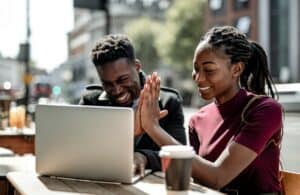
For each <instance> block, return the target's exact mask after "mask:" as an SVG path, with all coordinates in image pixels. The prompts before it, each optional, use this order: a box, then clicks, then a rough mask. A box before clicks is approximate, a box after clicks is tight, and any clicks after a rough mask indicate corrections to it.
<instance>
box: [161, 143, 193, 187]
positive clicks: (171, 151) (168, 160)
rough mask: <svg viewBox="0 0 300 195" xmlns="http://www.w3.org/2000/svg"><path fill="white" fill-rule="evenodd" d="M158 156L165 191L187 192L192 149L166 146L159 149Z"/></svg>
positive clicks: (181, 146) (183, 146)
mask: <svg viewBox="0 0 300 195" xmlns="http://www.w3.org/2000/svg"><path fill="white" fill-rule="evenodd" d="M159 156H160V157H161V161H162V170H163V172H165V183H166V188H167V190H171V191H187V190H189V187H190V178H191V170H192V159H193V157H194V156H195V151H194V149H193V148H192V147H191V146H185V145H168V146H163V147H162V148H161V150H160V152H159Z"/></svg>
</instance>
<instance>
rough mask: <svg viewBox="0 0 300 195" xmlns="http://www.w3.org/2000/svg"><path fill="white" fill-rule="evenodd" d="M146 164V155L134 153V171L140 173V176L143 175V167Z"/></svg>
mask: <svg viewBox="0 0 300 195" xmlns="http://www.w3.org/2000/svg"><path fill="white" fill-rule="evenodd" d="M146 165H147V157H146V156H145V155H144V154H142V153H140V152H135V153H134V173H135V174H140V175H141V176H142V177H144V176H145V167H146Z"/></svg>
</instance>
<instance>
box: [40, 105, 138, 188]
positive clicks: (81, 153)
mask: <svg viewBox="0 0 300 195" xmlns="http://www.w3.org/2000/svg"><path fill="white" fill-rule="evenodd" d="M133 129H134V113H133V110H132V109H131V108H124V107H102V106H82V105H37V107H36V138H35V153H36V171H37V173H38V174H40V175H45V176H56V177H63V178H72V179H81V180H97V181H105V182H118V183H129V184H130V183H134V182H135V181H137V180H138V179H140V178H139V177H137V176H134V174H133V172H134V170H133V153H134V148H133V146H134V143H133V141H134V138H133V136H134V135H133Z"/></svg>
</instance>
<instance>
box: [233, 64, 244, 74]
mask: <svg viewBox="0 0 300 195" xmlns="http://www.w3.org/2000/svg"><path fill="white" fill-rule="evenodd" d="M244 68H245V64H244V63H242V62H237V63H234V64H232V66H231V71H232V76H233V77H239V76H240V75H241V74H242V72H243V71H244Z"/></svg>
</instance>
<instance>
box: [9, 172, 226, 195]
mask: <svg viewBox="0 0 300 195" xmlns="http://www.w3.org/2000/svg"><path fill="white" fill-rule="evenodd" d="M7 178H8V180H9V181H10V183H11V184H12V185H13V186H14V187H15V189H16V190H17V191H18V192H19V193H20V194H21V195H40V194H55V195H65V194H72V195H79V194H86V195H88V194H90V195H92V194H104V195H110V194H122V195H135V194H138V195H148V194H149V195H152V194H153V195H154V194H155V195H157V194H162V195H163V194H168V195H170V194H181V195H182V194H185V195H194V194H195V195H198V194H211V195H218V194H222V193H220V192H217V191H214V190H211V189H209V188H206V187H203V186H200V185H197V184H192V185H191V189H190V190H189V191H188V192H181V193H176V192H175V193H174V192H167V191H166V188H165V184H164V182H163V181H164V180H163V178H161V177H158V176H156V175H155V174H150V175H148V176H146V177H145V178H144V179H142V180H140V181H139V182H137V183H135V184H133V185H124V184H111V183H101V182H95V181H79V180H72V179H62V178H54V177H42V176H38V175H37V174H35V173H33V172H32V173H29V172H10V173H8V175H7Z"/></svg>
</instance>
